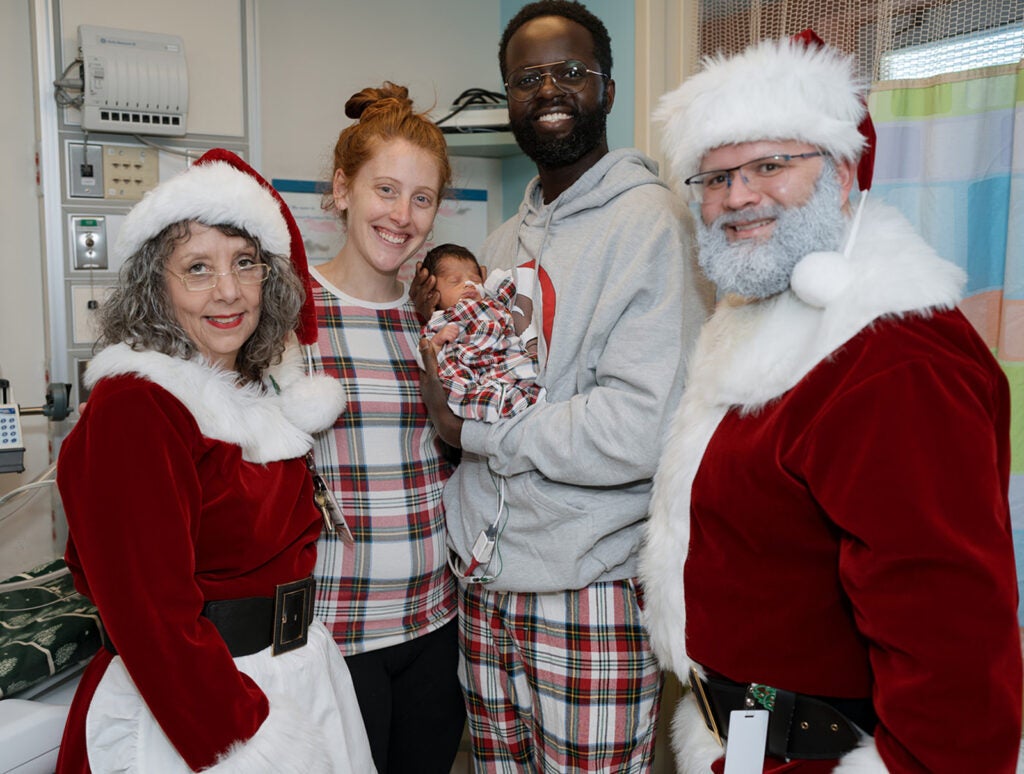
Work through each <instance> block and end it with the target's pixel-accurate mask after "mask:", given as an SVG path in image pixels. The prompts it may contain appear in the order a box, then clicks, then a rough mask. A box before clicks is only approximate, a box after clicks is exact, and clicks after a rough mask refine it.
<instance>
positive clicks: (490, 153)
mask: <svg viewBox="0 0 1024 774" xmlns="http://www.w3.org/2000/svg"><path fill="white" fill-rule="evenodd" d="M445 139H446V140H447V141H448V153H450V154H451V155H452V156H480V157H483V158H503V157H505V156H516V155H518V154H520V153H522V151H521V150H519V146H518V145H516V140H515V137H513V136H512V132H452V133H450V134H445Z"/></svg>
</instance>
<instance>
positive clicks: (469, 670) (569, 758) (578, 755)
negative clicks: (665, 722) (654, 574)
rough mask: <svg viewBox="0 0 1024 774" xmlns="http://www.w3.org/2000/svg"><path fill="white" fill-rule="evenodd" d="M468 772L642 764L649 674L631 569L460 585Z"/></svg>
mask: <svg viewBox="0 0 1024 774" xmlns="http://www.w3.org/2000/svg"><path fill="white" fill-rule="evenodd" d="M459 628H460V631H459V644H460V649H461V658H460V660H459V679H460V680H461V681H462V687H463V690H464V692H465V694H466V709H467V714H468V719H469V732H470V737H471V738H472V742H473V759H474V769H475V771H477V772H526V771H529V772H551V774H556V773H557V774H564V773H565V772H615V773H616V774H623V773H625V772H630V773H633V772H646V771H650V768H651V765H652V763H653V758H654V733H655V726H656V724H657V717H658V708H659V700H660V693H661V673H660V671H659V669H658V665H657V662H656V661H655V658H654V654H653V653H652V651H651V647H650V644H649V642H648V641H647V636H646V634H645V632H644V630H643V626H642V624H641V622H640V608H639V605H638V600H637V592H636V586H635V585H634V583H633V581H631V580H622V581H610V582H606V583H596V584H594V585H592V586H588V587H587V588H584V589H580V590H579V591H567V592H555V593H549V594H530V593H515V592H504V591H488V590H487V589H486V588H484V587H483V586H480V585H478V584H469V585H466V584H460V593H459Z"/></svg>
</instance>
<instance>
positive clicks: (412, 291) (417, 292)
mask: <svg viewBox="0 0 1024 774" xmlns="http://www.w3.org/2000/svg"><path fill="white" fill-rule="evenodd" d="M409 299H410V300H411V301H412V304H413V306H414V307H416V314H418V315H419V316H420V320H421V321H422V322H423V323H424V324H426V322H427V321H428V320H429V319H430V316H431V315H432V314H433V313H434V310H435V309H436V308H437V304H438V302H440V300H441V294H440V293H439V292H438V290H437V279H436V278H435V277H434V275H433V274H431V273H430V272H428V271H427V270H426V269H424V268H423V262H422V261H416V273H415V274H413V277H412V282H410V283H409Z"/></svg>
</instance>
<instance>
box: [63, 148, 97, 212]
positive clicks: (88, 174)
mask: <svg viewBox="0 0 1024 774" xmlns="http://www.w3.org/2000/svg"><path fill="white" fill-rule="evenodd" d="M68 196H83V197H88V198H90V199H102V198H103V146H102V145H85V144H84V143H80V142H73V143H68Z"/></svg>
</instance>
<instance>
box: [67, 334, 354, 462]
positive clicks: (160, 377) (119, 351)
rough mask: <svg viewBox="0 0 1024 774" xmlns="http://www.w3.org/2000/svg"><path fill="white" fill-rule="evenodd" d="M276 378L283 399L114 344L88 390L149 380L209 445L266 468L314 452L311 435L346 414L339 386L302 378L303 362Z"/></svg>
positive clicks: (93, 368)
mask: <svg viewBox="0 0 1024 774" xmlns="http://www.w3.org/2000/svg"><path fill="white" fill-rule="evenodd" d="M273 373H274V374H275V379H277V380H278V384H279V385H280V386H281V394H280V395H276V394H274V393H273V391H272V390H270V391H268V390H266V389H264V388H263V387H261V386H259V385H245V386H241V387H239V386H238V385H237V384H236V383H235V379H236V376H237V375H236V374H234V373H233V372H229V371H225V370H222V369H219V368H213V367H211V366H210V365H209V364H208V363H206V362H205V361H204V360H202V359H201V358H197V359H196V360H182V359H180V358H174V357H169V356H168V355H164V354H161V353H159V352H148V351H143V352H135V351H134V350H132V349H131V347H129V346H128V345H127V344H115V345H113V346H110V347H107V348H106V349H104V350H102V351H101V352H99V353H98V354H97V355H96V356H95V357H93V358H92V360H91V361H90V362H89V368H88V370H87V371H86V377H85V383H86V385H87V386H89V387H91V386H92V385H94V384H95V383H96V382H98V381H99V380H100V379H102V378H103V377H105V376H117V375H123V374H135V375H137V376H140V377H142V378H144V379H148V380H149V381H151V382H153V383H155V384H158V385H160V386H161V387H162V388H163V389H165V390H167V392H169V393H170V394H171V395H173V396H174V397H175V398H177V399H178V400H180V401H181V402H182V403H183V404H184V405H185V407H186V408H187V409H188V410H189V411H190V412H191V414H192V416H193V417H195V420H196V423H197V424H198V425H199V429H200V430H201V431H202V433H203V435H205V436H206V437H207V438H214V439H216V440H218V441H225V442H226V443H232V444H236V445H238V446H241V447H242V457H243V459H245V460H247V461H249V462H259V463H267V462H274V461H277V460H285V459H292V458H294V457H301V456H302V455H303V454H305V453H306V452H307V451H309V450H310V449H311V448H312V447H313V438H312V435H311V434H312V433H315V432H317V431H319V430H323V429H324V428H326V427H330V426H331V425H332V424H333V423H334V420H335V419H336V418H337V416H338V413H340V411H341V408H342V407H343V406H344V394H343V392H342V389H341V386H340V385H339V384H338V383H337V381H336V380H334V379H331V378H329V377H325V376H323V377H319V378H317V379H314V380H310V379H309V378H308V377H305V376H303V374H302V367H301V356H300V357H299V358H298V360H296V359H294V358H290V359H289V360H288V361H287V362H282V363H281V364H280V365H279V366H277V367H275V369H273ZM335 408H337V409H338V410H337V411H335V412H334V414H333V415H332V414H331V412H332V411H334V409H335Z"/></svg>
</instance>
